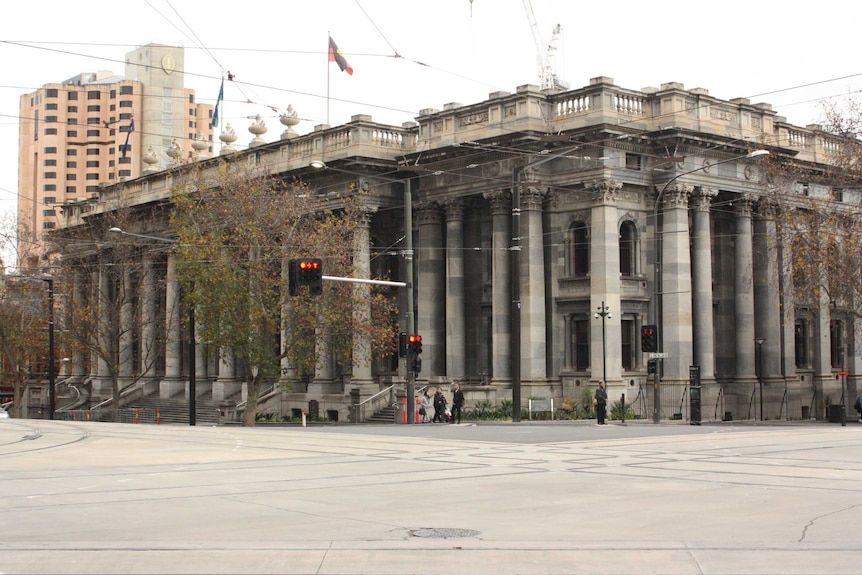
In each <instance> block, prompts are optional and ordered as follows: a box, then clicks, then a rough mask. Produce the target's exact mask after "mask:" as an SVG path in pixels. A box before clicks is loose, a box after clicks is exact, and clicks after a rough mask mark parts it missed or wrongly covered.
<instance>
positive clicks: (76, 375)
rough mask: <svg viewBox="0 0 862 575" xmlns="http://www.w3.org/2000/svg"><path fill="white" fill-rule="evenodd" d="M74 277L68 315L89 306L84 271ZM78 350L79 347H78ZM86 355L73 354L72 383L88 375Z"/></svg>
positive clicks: (77, 350) (80, 353)
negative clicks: (70, 306)
mask: <svg viewBox="0 0 862 575" xmlns="http://www.w3.org/2000/svg"><path fill="white" fill-rule="evenodd" d="M73 273H74V275H73V276H72V281H73V284H72V302H71V303H72V308H71V310H66V313H74V310H80V309H84V306H85V305H87V294H86V292H85V287H84V286H85V285H86V283H85V282H84V273H85V272H82V271H77V272H73ZM76 348H77V346H76ZM86 358H87V356H86V353H85V352H84V351H83V350H81V349H80V348H77V349H76V350H75V351H74V352H72V358H71V359H72V366H71V367H72V381H73V382H74V383H81V382H83V381H84V380H85V379H86V377H87V375H88V374H87V373H86V372H85V371H84V369H85V366H86Z"/></svg>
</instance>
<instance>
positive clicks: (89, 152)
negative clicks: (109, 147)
mask: <svg viewBox="0 0 862 575" xmlns="http://www.w3.org/2000/svg"><path fill="white" fill-rule="evenodd" d="M87 155H88V156H98V155H99V148H87Z"/></svg>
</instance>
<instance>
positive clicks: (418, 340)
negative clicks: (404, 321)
mask: <svg viewBox="0 0 862 575" xmlns="http://www.w3.org/2000/svg"><path fill="white" fill-rule="evenodd" d="M407 349H409V350H410V352H411V353H413V354H416V355H419V354H420V353H422V336H421V335H415V334H411V335H409V336H407Z"/></svg>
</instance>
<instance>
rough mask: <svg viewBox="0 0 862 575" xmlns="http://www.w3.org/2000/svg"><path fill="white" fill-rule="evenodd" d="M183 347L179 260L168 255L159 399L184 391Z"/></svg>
mask: <svg viewBox="0 0 862 575" xmlns="http://www.w3.org/2000/svg"><path fill="white" fill-rule="evenodd" d="M182 345H183V336H182V322H181V321H180V282H179V280H178V278H177V260H176V256H174V255H172V254H168V271H167V278H166V280H165V377H164V379H163V380H162V381H161V383H160V384H159V397H161V398H162V399H168V398H170V397H173V396H174V395H176V394H178V393H180V392H181V391H183V389H184V382H183V378H182Z"/></svg>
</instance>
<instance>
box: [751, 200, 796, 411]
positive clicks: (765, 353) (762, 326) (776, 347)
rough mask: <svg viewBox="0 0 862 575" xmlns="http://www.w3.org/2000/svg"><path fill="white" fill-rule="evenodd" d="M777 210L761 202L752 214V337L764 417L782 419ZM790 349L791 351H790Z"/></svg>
mask: <svg viewBox="0 0 862 575" xmlns="http://www.w3.org/2000/svg"><path fill="white" fill-rule="evenodd" d="M776 213H777V206H776V205H775V204H773V203H771V202H768V201H761V202H760V203H758V205H757V212H756V213H755V214H754V266H755V269H757V270H759V272H758V273H756V274H754V278H753V279H754V311H755V317H754V335H755V337H756V338H763V339H764V342H763V344H762V349H761V350H759V351H758V350H757V348H755V352H756V353H758V354H759V355H760V358H759V359H758V362H761V361H762V364H761V365H760V366H759V368H758V371H759V373H760V377H761V378H762V379H763V386H764V388H763V400H764V413H763V415H764V417H765V418H766V419H779V418H780V417H782V415H783V414H782V413H780V412H781V411H782V406H781V402H782V399H783V398H784V389H785V385H784V382H785V380H784V376H783V375H782V371H781V351H782V342H781V322H782V317H781V297H780V293H781V292H780V289H779V282H778V278H779V275H780V271H781V270H780V267H779V259H778V233H777V231H776V223H775V220H776ZM790 349H793V348H792V347H791V348H790Z"/></svg>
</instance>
